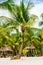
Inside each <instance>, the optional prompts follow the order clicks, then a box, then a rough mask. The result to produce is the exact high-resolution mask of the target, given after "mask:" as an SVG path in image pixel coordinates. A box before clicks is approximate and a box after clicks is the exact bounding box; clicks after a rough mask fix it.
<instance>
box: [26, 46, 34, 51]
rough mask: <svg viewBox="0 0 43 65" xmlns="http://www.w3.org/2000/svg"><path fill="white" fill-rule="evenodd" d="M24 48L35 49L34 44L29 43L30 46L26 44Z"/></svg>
mask: <svg viewBox="0 0 43 65" xmlns="http://www.w3.org/2000/svg"><path fill="white" fill-rule="evenodd" d="M25 49H27V50H29V49H30V50H31V49H35V46H33V45H30V46H27V47H25Z"/></svg>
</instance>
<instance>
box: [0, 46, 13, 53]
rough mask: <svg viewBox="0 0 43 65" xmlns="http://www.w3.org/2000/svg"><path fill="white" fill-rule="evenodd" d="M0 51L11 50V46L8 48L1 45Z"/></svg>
mask: <svg viewBox="0 0 43 65" xmlns="http://www.w3.org/2000/svg"><path fill="white" fill-rule="evenodd" d="M0 51H11V52H12V51H13V50H12V49H11V48H8V47H7V46H4V47H1V48H0Z"/></svg>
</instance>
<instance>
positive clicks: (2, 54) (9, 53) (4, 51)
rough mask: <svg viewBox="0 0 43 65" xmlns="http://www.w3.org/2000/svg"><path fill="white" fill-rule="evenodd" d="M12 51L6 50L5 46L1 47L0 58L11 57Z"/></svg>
mask: <svg viewBox="0 0 43 65" xmlns="http://www.w3.org/2000/svg"><path fill="white" fill-rule="evenodd" d="M12 52H13V50H12V49H11V48H8V47H7V46H4V47H1V48H0V57H1V56H2V57H7V56H9V55H11V54H12Z"/></svg>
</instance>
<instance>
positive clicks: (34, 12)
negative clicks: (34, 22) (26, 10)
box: [30, 3, 43, 18]
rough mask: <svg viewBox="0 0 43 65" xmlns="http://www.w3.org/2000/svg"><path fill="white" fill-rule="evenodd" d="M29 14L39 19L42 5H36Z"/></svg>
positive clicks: (42, 10) (42, 8)
mask: <svg viewBox="0 0 43 65" xmlns="http://www.w3.org/2000/svg"><path fill="white" fill-rule="evenodd" d="M30 13H31V14H35V15H37V16H38V17H39V18H40V15H41V13H43V3H40V4H37V5H35V6H34V7H33V8H32V9H31V11H30Z"/></svg>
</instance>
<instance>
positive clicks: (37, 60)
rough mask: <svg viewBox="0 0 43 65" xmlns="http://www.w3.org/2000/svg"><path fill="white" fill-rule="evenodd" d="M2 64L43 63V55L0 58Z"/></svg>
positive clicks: (40, 64) (32, 64)
mask: <svg viewBox="0 0 43 65" xmlns="http://www.w3.org/2000/svg"><path fill="white" fill-rule="evenodd" d="M0 65H43V57H25V58H24V57H21V59H19V60H10V58H0Z"/></svg>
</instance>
